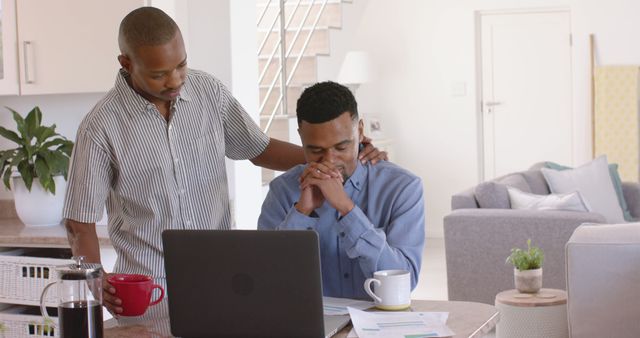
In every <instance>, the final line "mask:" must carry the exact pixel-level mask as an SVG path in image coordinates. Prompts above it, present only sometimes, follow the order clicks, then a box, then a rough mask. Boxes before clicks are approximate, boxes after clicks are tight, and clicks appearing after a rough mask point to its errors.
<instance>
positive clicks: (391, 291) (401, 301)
mask: <svg viewBox="0 0 640 338" xmlns="http://www.w3.org/2000/svg"><path fill="white" fill-rule="evenodd" d="M371 283H374V284H375V287H374V288H375V292H373V291H372V290H371ZM364 291H366V292H367V293H368V294H369V296H371V298H373V300H374V301H375V304H376V307H377V308H378V309H381V310H404V309H406V308H408V307H409V306H411V274H410V273H409V271H405V270H381V271H376V272H374V273H373V278H367V280H366V281H364Z"/></svg>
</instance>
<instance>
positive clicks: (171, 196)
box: [63, 7, 386, 314]
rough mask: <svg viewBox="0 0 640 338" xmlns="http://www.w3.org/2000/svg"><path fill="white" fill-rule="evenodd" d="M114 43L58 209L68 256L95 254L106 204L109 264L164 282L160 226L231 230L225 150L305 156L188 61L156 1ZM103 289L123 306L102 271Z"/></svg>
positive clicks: (116, 308) (270, 159)
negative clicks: (110, 78) (116, 65)
mask: <svg viewBox="0 0 640 338" xmlns="http://www.w3.org/2000/svg"><path fill="white" fill-rule="evenodd" d="M118 43H119V46H120V52H121V54H120V55H119V56H118V61H119V62H120V65H121V67H122V68H121V69H120V71H119V73H118V75H117V78H116V83H115V86H114V88H112V89H111V90H110V91H109V92H108V93H107V95H106V96H105V97H104V98H103V99H102V100H101V101H100V102H98V104H97V105H96V106H95V107H94V108H93V109H92V110H91V112H89V114H88V115H87V116H86V117H85V118H84V120H83V121H82V123H81V124H80V127H79V128H78V133H77V141H76V146H75V149H74V152H73V158H72V163H71V172H70V177H69V188H68V191H67V195H66V200H65V207H64V215H63V216H64V218H65V219H66V224H65V225H66V228H67V231H68V236H69V242H70V244H71V248H72V250H73V253H74V255H83V256H86V261H88V262H96V263H99V262H100V249H99V244H98V238H97V235H96V227H95V222H96V221H97V220H99V219H100V218H101V216H102V211H103V208H104V206H105V203H106V207H107V214H108V216H109V227H108V231H109V237H110V239H111V242H112V244H113V246H114V248H115V250H116V253H117V254H118V259H117V262H116V265H115V268H114V271H115V272H118V273H137V274H146V275H151V276H153V277H154V278H156V281H157V282H159V283H162V284H164V278H165V274H164V261H163V252H162V240H161V233H162V231H163V230H165V229H231V224H232V222H231V215H230V210H229V197H228V186H227V185H228V184H227V176H226V171H225V163H224V157H225V156H226V157H229V158H231V159H234V160H243V159H250V160H251V162H252V163H253V164H255V165H258V166H262V167H266V168H270V169H276V170H286V169H288V168H290V167H292V166H294V165H296V164H300V163H304V155H303V153H302V150H301V148H300V147H298V146H295V145H292V144H289V143H286V142H282V141H278V140H275V139H270V138H269V137H268V136H267V135H265V134H264V133H263V132H262V131H260V129H259V128H258V126H257V125H256V124H255V123H254V122H253V120H251V118H250V117H249V116H248V114H247V113H246V112H245V111H244V109H243V108H242V106H241V105H240V104H239V103H238V101H236V100H235V99H234V98H233V96H231V94H230V93H229V91H228V90H227V88H226V87H225V86H224V85H223V84H222V83H221V82H220V81H218V80H217V79H215V78H214V77H213V76H211V75H208V74H206V73H203V72H200V71H196V70H191V69H188V68H187V55H186V51H185V47H184V42H183V39H182V35H181V33H180V29H179V28H178V26H177V25H176V23H175V22H174V21H173V20H172V19H171V18H170V17H169V16H168V15H166V14H165V13H164V12H162V11H161V10H159V9H157V8H153V7H142V8H138V9H136V10H134V11H132V12H131V13H129V14H128V15H127V16H126V17H125V18H124V19H123V20H122V22H121V24H120V30H119V35H118ZM363 156H364V157H366V159H369V158H378V157H380V158H384V157H385V156H386V155H385V154H383V153H379V152H378V151H377V150H375V149H373V148H372V147H368V151H365V152H363ZM363 159H364V158H363ZM104 290H105V292H104V301H105V306H107V308H108V309H109V310H110V311H112V312H113V313H115V314H118V313H120V312H122V308H121V307H120V305H121V302H120V300H119V299H117V298H116V297H115V296H114V295H113V294H114V292H115V290H114V289H113V287H111V286H110V285H109V284H108V283H106V279H105V284H104Z"/></svg>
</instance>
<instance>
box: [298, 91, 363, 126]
mask: <svg viewBox="0 0 640 338" xmlns="http://www.w3.org/2000/svg"><path fill="white" fill-rule="evenodd" d="M296 112H297V115H298V124H300V123H302V121H306V122H308V123H313V124H316V123H323V122H327V121H331V120H333V119H335V118H337V117H338V116H340V115H342V114H344V113H345V112H349V114H350V115H351V119H353V120H354V121H357V120H358V104H357V103H356V99H355V97H353V94H352V93H351V91H350V90H349V88H347V87H345V86H343V85H341V84H339V83H336V82H332V81H326V82H319V83H316V84H314V85H313V86H311V87H309V88H307V89H305V90H304V92H302V95H300V98H299V99H298V105H297V107H296Z"/></svg>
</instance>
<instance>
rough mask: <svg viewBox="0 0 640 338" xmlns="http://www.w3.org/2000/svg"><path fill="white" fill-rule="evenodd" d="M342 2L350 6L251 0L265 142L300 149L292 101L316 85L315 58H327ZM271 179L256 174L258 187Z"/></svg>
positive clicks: (267, 173)
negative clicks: (267, 139) (275, 141)
mask: <svg viewBox="0 0 640 338" xmlns="http://www.w3.org/2000/svg"><path fill="white" fill-rule="evenodd" d="M345 2H350V1H345V0H342V1H341V0H288V1H287V0H257V3H256V6H257V13H258V18H257V23H258V24H257V28H258V29H257V37H258V39H257V41H258V47H257V48H258V65H259V67H258V72H259V73H258V76H259V87H260V127H261V129H262V130H264V131H265V132H266V133H267V135H269V136H270V137H273V138H276V139H279V140H284V141H288V142H291V143H294V144H300V138H299V136H298V132H297V130H298V124H297V120H296V101H297V100H298V98H299V97H300V94H301V93H302V91H303V90H304V88H306V87H308V86H309V85H311V84H313V83H316V82H317V81H318V74H317V73H318V58H319V57H329V56H330V41H329V38H330V32H331V30H336V29H340V28H341V27H342V6H343V4H344V3H345ZM281 13H282V15H281ZM281 17H284V20H283V21H282V22H281V21H280V18H281ZM281 32H283V33H281ZM281 37H284V41H285V43H284V46H281V44H280V40H281ZM281 59H284V60H286V62H285V63H284V65H282V64H281V62H280V60H281ZM282 66H284V67H282ZM282 68H284V71H282ZM282 88H285V90H284V92H283V91H282V90H281V89H282ZM275 175H276V173H275V172H274V171H273V170H269V169H262V183H263V185H268V184H269V182H271V180H272V179H273V178H274V177H275Z"/></svg>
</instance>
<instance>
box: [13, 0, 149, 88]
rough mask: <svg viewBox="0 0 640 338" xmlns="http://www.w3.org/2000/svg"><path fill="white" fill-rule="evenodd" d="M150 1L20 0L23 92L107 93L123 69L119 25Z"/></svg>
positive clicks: (21, 83)
mask: <svg viewBox="0 0 640 338" xmlns="http://www.w3.org/2000/svg"><path fill="white" fill-rule="evenodd" d="M144 4H145V1H144V0H115V1H113V0H112V1H86V0H56V1H41V0H20V1H17V13H18V20H17V22H18V50H19V55H18V60H19V62H20V72H19V73H20V93H21V94H23V95H24V94H59V93H89V92H105V91H107V90H108V89H109V88H111V87H112V86H113V83H114V81H115V78H116V71H117V69H118V68H119V65H118V61H117V56H118V53H119V51H118V41H117V40H118V27H119V25H120V21H121V20H122V18H123V17H124V16H125V15H126V14H127V13H128V12H130V11H131V10H132V9H134V8H137V7H140V6H143V5H144Z"/></svg>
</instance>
